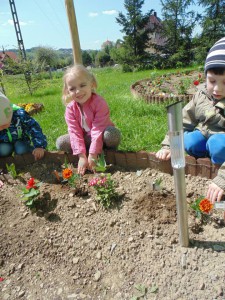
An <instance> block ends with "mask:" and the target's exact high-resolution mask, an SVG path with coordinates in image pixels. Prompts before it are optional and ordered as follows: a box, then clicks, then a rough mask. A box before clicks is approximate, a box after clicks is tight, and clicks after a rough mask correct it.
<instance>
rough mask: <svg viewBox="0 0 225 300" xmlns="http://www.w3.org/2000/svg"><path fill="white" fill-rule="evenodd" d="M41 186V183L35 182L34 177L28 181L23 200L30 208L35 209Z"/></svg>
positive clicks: (23, 191)
mask: <svg viewBox="0 0 225 300" xmlns="http://www.w3.org/2000/svg"><path fill="white" fill-rule="evenodd" d="M40 186H41V182H39V181H37V180H35V179H34V178H33V177H31V178H30V179H29V180H28V181H27V185H26V187H24V188H22V197H23V198H22V200H24V203H25V205H26V206H27V207H29V208H34V207H35V202H36V201H37V199H38V197H39V195H40V190H39V187H40Z"/></svg>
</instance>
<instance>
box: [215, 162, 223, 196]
mask: <svg viewBox="0 0 225 300" xmlns="http://www.w3.org/2000/svg"><path fill="white" fill-rule="evenodd" d="M212 181H213V182H214V183H215V184H216V185H218V186H219V187H220V188H221V189H223V190H225V163H223V164H222V165H221V167H220V168H219V170H218V174H217V176H216V177H215V178H214V179H213V180H212Z"/></svg>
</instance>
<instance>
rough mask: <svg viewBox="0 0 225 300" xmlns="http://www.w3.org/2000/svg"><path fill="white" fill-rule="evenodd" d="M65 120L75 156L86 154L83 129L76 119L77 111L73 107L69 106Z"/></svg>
mask: <svg viewBox="0 0 225 300" xmlns="http://www.w3.org/2000/svg"><path fill="white" fill-rule="evenodd" d="M65 120H66V123H67V126H68V132H69V136H70V144H71V148H72V151H73V154H74V155H78V154H81V153H84V154H86V146H85V142H84V133H83V129H82V128H81V125H80V122H79V120H78V119H77V118H76V114H75V111H74V110H73V108H72V107H69V106H67V108H66V112H65Z"/></svg>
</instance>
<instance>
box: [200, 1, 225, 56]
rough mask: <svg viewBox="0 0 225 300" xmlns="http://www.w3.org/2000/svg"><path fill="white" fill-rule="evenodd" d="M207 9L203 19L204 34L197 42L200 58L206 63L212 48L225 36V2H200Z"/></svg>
mask: <svg viewBox="0 0 225 300" xmlns="http://www.w3.org/2000/svg"><path fill="white" fill-rule="evenodd" d="M198 4H199V5H201V6H202V7H203V8H205V10H204V13H203V15H202V19H201V23H200V24H201V27H202V33H201V34H200V35H199V37H198V40H197V41H196V42H197V46H198V56H199V57H201V59H202V60H203V61H204V59H205V57H206V55H207V52H208V50H209V49H210V47H211V46H212V45H213V44H214V43H215V42H216V41H217V40H219V39H220V38H222V37H224V36H225V0H214V1H212V0H198Z"/></svg>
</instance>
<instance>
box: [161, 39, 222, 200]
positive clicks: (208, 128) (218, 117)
mask: <svg viewBox="0 0 225 300" xmlns="http://www.w3.org/2000/svg"><path fill="white" fill-rule="evenodd" d="M205 74H206V88H203V89H199V91H198V92H197V93H196V94H195V95H194V97H193V99H192V100H191V101H190V102H189V103H188V104H187V105H186V106H185V107H184V108H183V129H184V147H185V151H186V152H187V153H188V154H189V155H192V156H195V157H196V158H198V157H210V158H211V161H212V163H214V164H220V165H221V167H220V169H219V171H218V174H217V176H216V177H215V178H214V179H213V181H212V183H211V184H210V185H209V187H208V191H207V198H208V199H209V200H211V202H212V203H214V202H215V201H220V200H221V199H222V196H223V194H224V190H225V37H224V38H222V39H220V40H219V41H217V42H216V43H215V44H214V45H213V47H212V48H211V49H210V51H209V53H208V55H207V57H206V61H205ZM156 157H157V158H159V159H160V160H168V159H170V157H171V152H170V146H169V138H168V135H166V137H165V139H164V140H163V142H162V148H161V150H159V151H158V152H157V153H156Z"/></svg>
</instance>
